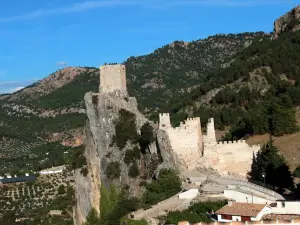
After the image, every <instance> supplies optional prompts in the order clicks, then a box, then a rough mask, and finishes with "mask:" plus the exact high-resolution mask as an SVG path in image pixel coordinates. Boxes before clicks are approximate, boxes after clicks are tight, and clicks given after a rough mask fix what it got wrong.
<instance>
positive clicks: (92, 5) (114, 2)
mask: <svg viewBox="0 0 300 225" xmlns="http://www.w3.org/2000/svg"><path fill="white" fill-rule="evenodd" d="M140 3H141V0H104V1H83V2H79V3H75V4H73V5H69V6H62V7H57V8H52V9H38V10H36V11H32V12H28V13H26V14H21V15H18V16H11V17H2V18H0V22H11V21H19V20H26V19H34V18H37V17H41V16H48V15H55V14H65V13H78V12H83V11H87V10H92V9H97V8H104V7H112V6H124V5H136V4H140Z"/></svg>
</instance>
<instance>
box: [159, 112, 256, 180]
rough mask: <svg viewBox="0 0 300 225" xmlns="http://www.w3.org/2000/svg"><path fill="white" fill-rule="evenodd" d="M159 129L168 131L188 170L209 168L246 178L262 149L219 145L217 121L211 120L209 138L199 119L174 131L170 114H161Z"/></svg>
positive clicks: (242, 144) (237, 143) (241, 143)
mask: <svg viewBox="0 0 300 225" xmlns="http://www.w3.org/2000/svg"><path fill="white" fill-rule="evenodd" d="M159 129H161V130H164V131H166V133H167V135H168V137H169V139H170V143H171V147H172V149H173V151H174V152H175V153H176V154H177V156H178V157H179V158H180V159H181V160H182V161H183V162H184V163H185V165H186V169H187V170H193V169H195V168H197V167H207V168H213V169H215V170H217V171H219V172H227V173H231V174H238V175H241V176H246V174H247V173H248V171H250V169H251V164H252V158H253V154H255V153H256V152H257V151H258V150H259V149H260V146H259V145H253V146H249V145H248V144H247V143H246V142H245V140H238V141H230V142H227V141H225V142H217V139H216V132H215V127H214V119H213V118H210V119H209V120H208V122H207V126H206V135H203V134H202V131H201V122H200V118H199V117H196V118H188V119H187V120H185V121H184V122H181V123H180V126H179V127H176V128H173V127H172V126H171V122H170V115H169V113H160V114H159Z"/></svg>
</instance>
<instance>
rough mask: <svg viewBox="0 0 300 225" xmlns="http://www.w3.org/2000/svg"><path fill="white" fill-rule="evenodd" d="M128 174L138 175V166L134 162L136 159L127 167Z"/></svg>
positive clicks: (132, 176)
mask: <svg viewBox="0 0 300 225" xmlns="http://www.w3.org/2000/svg"><path fill="white" fill-rule="evenodd" d="M128 175H129V176H130V177H131V178H136V177H137V176H138V175H140V171H139V167H138V165H137V164H136V161H134V162H133V163H132V165H131V166H130V167H129V171H128Z"/></svg>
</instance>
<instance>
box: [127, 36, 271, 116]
mask: <svg viewBox="0 0 300 225" xmlns="http://www.w3.org/2000/svg"><path fill="white" fill-rule="evenodd" d="M264 37H266V38H268V37H269V35H267V34H264V33H263V32H256V33H242V34H227V35H225V34H220V35H214V36H211V37H208V38H205V39H203V40H196V41H192V42H189V43H185V42H183V41H175V42H173V43H172V44H169V45H165V46H163V47H161V48H159V49H157V50H155V51H154V52H153V53H151V54H149V55H144V56H139V57H130V58H128V60H127V61H126V62H125V65H126V75H127V80H128V84H127V85H128V91H129V94H130V96H135V97H136V98H137V100H138V103H139V107H140V108H141V110H142V111H143V110H144V109H145V111H146V112H145V113H146V114H148V113H149V114H150V116H151V119H153V120H155V119H157V117H158V116H157V113H158V112H169V107H168V106H167V105H166V102H167V103H168V102H170V100H171V99H172V98H178V96H179V95H180V94H181V93H182V89H183V90H187V89H188V88H191V89H193V88H196V87H197V86H198V85H199V84H202V81H204V82H205V80H204V78H205V75H206V74H207V73H208V72H210V71H211V70H214V69H218V68H220V67H221V65H222V64H225V63H226V62H229V60H230V58H231V57H232V55H234V54H235V53H238V52H240V51H241V50H242V49H243V48H244V47H245V45H246V43H247V42H248V41H256V40H260V39H262V38H264ZM146 109H147V110H146ZM150 112H151V113H150Z"/></svg>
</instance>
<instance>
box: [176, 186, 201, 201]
mask: <svg viewBox="0 0 300 225" xmlns="http://www.w3.org/2000/svg"><path fill="white" fill-rule="evenodd" d="M198 193H199V190H198V189H195V188H193V189H190V190H188V191H185V192H183V193H180V194H179V195H178V198H179V199H193V198H195V197H196V196H197V195H198Z"/></svg>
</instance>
